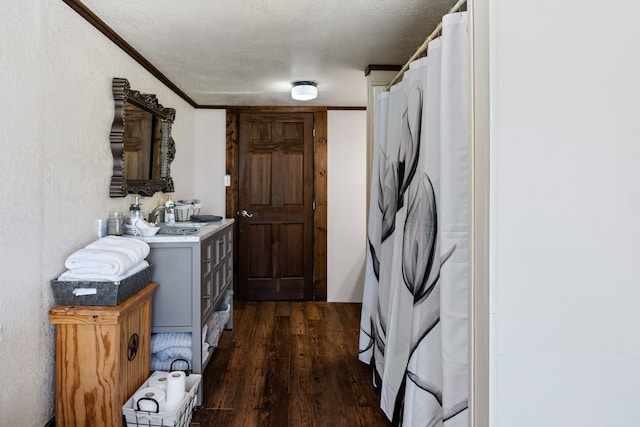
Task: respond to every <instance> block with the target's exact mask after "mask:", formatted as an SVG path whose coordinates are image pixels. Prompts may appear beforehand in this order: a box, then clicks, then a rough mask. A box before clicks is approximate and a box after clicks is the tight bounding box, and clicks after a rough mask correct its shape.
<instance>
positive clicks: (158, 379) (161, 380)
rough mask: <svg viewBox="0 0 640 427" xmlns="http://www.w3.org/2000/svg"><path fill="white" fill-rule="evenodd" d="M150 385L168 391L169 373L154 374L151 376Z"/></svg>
mask: <svg viewBox="0 0 640 427" xmlns="http://www.w3.org/2000/svg"><path fill="white" fill-rule="evenodd" d="M148 385H149V387H156V388H159V389H160V390H162V391H165V392H166V391H167V374H159V375H154V376H152V377H151V378H149V384H148Z"/></svg>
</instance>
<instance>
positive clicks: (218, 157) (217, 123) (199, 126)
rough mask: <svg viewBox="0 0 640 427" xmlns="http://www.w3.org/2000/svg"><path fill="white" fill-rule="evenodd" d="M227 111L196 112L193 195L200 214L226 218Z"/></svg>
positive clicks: (205, 110)
mask: <svg viewBox="0 0 640 427" xmlns="http://www.w3.org/2000/svg"><path fill="white" fill-rule="evenodd" d="M226 128H227V112H226V110H208V109H200V110H196V129H195V132H196V140H197V141H198V145H197V147H196V155H195V159H194V162H193V164H194V166H195V168H194V169H195V171H196V177H197V178H196V180H195V183H194V188H195V190H194V194H193V195H192V196H191V197H190V198H192V197H195V198H199V199H201V200H202V211H201V213H203V214H208V215H218V216H222V217H224V216H225V206H226V204H225V187H224V174H225V170H226V163H227V158H226V154H225V152H226V147H227V140H226V137H227V133H226Z"/></svg>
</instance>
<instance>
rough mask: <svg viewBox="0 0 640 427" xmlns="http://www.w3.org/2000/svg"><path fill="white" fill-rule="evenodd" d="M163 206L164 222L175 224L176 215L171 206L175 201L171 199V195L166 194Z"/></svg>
mask: <svg viewBox="0 0 640 427" xmlns="http://www.w3.org/2000/svg"><path fill="white" fill-rule="evenodd" d="M164 206H165V208H166V210H165V212H164V222H165V223H167V224H175V222H176V217H175V214H174V212H173V207H174V206H175V203H173V200H171V196H167V201H166V202H165V204H164Z"/></svg>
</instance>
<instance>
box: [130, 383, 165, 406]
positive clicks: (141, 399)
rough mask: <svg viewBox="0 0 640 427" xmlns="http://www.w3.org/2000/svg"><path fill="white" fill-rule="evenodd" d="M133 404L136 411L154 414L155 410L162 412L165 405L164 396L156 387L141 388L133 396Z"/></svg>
mask: <svg viewBox="0 0 640 427" xmlns="http://www.w3.org/2000/svg"><path fill="white" fill-rule="evenodd" d="M154 401H155V402H154ZM156 402H157V405H156ZM133 403H134V405H133V407H134V409H136V410H140V411H148V412H156V409H157V411H158V412H162V411H164V408H165V405H166V394H165V392H164V391H162V390H160V389H159V388H157V387H145V388H141V389H140V390H138V391H137V392H136V393H135V394H134V395H133Z"/></svg>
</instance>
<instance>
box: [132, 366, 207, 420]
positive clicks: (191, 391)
mask: <svg viewBox="0 0 640 427" xmlns="http://www.w3.org/2000/svg"><path fill="white" fill-rule="evenodd" d="M160 373H166V372H162V371H156V372H154V373H153V375H151V377H153V376H154V375H158V374H160ZM151 377H150V378H151ZM201 380H202V375H199V374H190V375H189V376H187V377H186V381H185V386H186V387H185V388H186V390H185V391H186V395H185V397H184V399H183V401H182V403H181V404H180V405H179V406H178V409H177V410H176V411H175V412H162V411H158V412H149V411H141V410H137V408H136V407H135V406H134V405H135V402H134V401H133V396H131V397H130V398H129V400H127V401H126V402H125V404H124V405H123V406H122V414H123V415H124V418H125V421H126V423H127V427H132V426H136V427H137V426H147V427H189V425H190V424H191V418H192V417H193V409H194V408H195V406H196V397H197V396H196V395H197V394H198V388H199V387H200V382H201ZM147 384H148V382H147V381H145V383H144V384H143V385H142V386H141V387H140V388H139V389H138V390H140V389H143V388H145V387H147ZM134 395H135V393H134Z"/></svg>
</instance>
